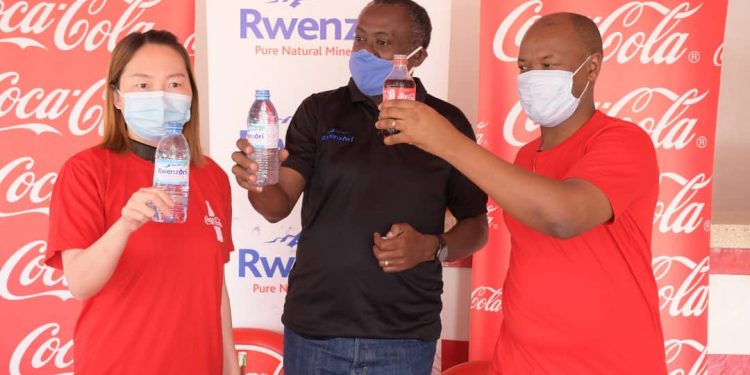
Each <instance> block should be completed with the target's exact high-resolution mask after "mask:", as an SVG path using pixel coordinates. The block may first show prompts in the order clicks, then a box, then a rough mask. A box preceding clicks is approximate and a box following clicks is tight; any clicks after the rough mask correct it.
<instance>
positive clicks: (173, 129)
mask: <svg viewBox="0 0 750 375" xmlns="http://www.w3.org/2000/svg"><path fill="white" fill-rule="evenodd" d="M182 128H183V125H182V124H178V123H168V124H167V134H180V133H182Z"/></svg>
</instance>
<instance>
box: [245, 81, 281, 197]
mask: <svg viewBox="0 0 750 375" xmlns="http://www.w3.org/2000/svg"><path fill="white" fill-rule="evenodd" d="M270 98H271V94H270V93H269V91H268V90H255V101H254V102H253V105H252V106H250V112H249V113H248V114H247V139H248V141H249V142H250V144H251V145H252V146H253V149H254V152H253V153H252V155H250V158H251V159H252V160H253V161H255V163H257V164H258V171H257V172H256V173H255V176H256V177H257V178H258V180H257V181H256V185H258V186H266V185H274V184H277V183H278V182H279V149H278V147H279V120H278V115H277V114H276V108H274V106H273V104H272V103H271V100H270Z"/></svg>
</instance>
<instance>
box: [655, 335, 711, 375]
mask: <svg viewBox="0 0 750 375" xmlns="http://www.w3.org/2000/svg"><path fill="white" fill-rule="evenodd" d="M683 349H684V352H683ZM706 349H707V348H706V345H704V344H701V343H700V342H698V341H696V340H691V339H686V340H677V339H672V340H666V341H665V342H664V350H665V352H666V357H667V365H671V366H669V367H670V368H671V369H672V370H671V371H670V372H669V375H704V374H706V370H707V367H708V363H707V361H706V353H707V350H706ZM691 352H693V353H691ZM696 352H697V354H698V355H697V357H696V359H695V362H692V364H691V363H690V362H687V364H688V365H690V368H687V369H686V368H680V367H675V366H676V365H679V364H678V362H685V361H684V360H680V359H681V358H684V357H686V356H689V355H695V354H696Z"/></svg>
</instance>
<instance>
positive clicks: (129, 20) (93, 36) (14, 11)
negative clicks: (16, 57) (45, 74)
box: [0, 0, 161, 52]
mask: <svg viewBox="0 0 750 375" xmlns="http://www.w3.org/2000/svg"><path fill="white" fill-rule="evenodd" d="M124 1H125V3H127V4H128V7H127V9H125V10H124V11H123V12H122V13H120V14H119V18H118V19H117V20H115V21H113V20H111V19H99V20H94V19H96V18H102V17H104V14H102V13H103V12H102V11H103V10H104V9H105V7H106V6H107V0H76V1H59V2H55V1H41V2H36V1H35V2H29V1H26V0H20V1H14V2H10V3H9V4H5V3H4V2H3V1H0V32H1V33H3V34H6V35H8V34H11V33H15V34H20V35H23V36H13V37H7V38H0V44H1V43H11V44H15V45H17V46H19V47H21V48H28V47H37V48H42V49H45V50H48V49H49V47H48V46H46V45H44V43H43V42H42V41H41V39H42V38H41V36H42V34H44V33H45V32H52V33H53V38H52V39H53V41H54V43H55V47H56V48H57V49H59V50H61V51H70V50H72V49H75V48H78V47H80V46H83V49H84V50H85V51H87V52H91V51H94V50H96V49H97V48H99V47H101V46H106V48H107V49H108V50H109V51H110V52H111V51H112V50H113V49H114V48H115V45H116V44H117V41H118V40H120V39H121V36H123V35H126V34H129V33H131V32H134V31H148V30H151V29H153V28H154V23H153V22H144V21H138V19H139V18H141V16H142V15H143V13H144V12H145V11H146V10H147V9H149V8H151V7H153V6H155V5H156V4H159V3H160V2H161V0H150V1H145V0H124ZM105 13H106V12H105ZM87 18H88V19H87Z"/></svg>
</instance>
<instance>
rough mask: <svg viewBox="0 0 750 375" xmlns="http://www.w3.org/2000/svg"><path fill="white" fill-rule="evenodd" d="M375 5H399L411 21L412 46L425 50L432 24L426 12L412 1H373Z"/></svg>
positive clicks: (428, 43) (428, 42)
mask: <svg viewBox="0 0 750 375" xmlns="http://www.w3.org/2000/svg"><path fill="white" fill-rule="evenodd" d="M372 4H377V5H401V6H403V7H404V8H406V12H407V13H408V14H409V18H410V19H411V30H412V38H413V39H412V44H413V45H414V46H415V47H416V46H422V48H424V49H427V46H429V45H430V34H432V22H430V16H429V15H428V14H427V11H426V10H425V9H424V8H423V7H422V6H421V5H419V4H417V3H415V2H414V1H413V0H373V1H372Z"/></svg>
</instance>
